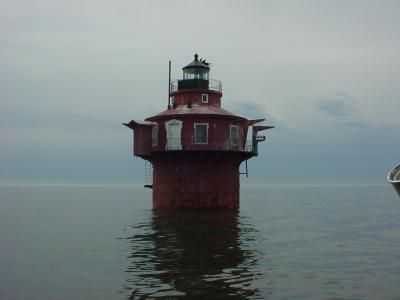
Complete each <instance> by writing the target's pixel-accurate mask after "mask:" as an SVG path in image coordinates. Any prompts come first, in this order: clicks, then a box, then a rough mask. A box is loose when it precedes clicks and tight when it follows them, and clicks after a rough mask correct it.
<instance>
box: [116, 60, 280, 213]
mask: <svg viewBox="0 0 400 300" xmlns="http://www.w3.org/2000/svg"><path fill="white" fill-rule="evenodd" d="M192 64H193V63H192ZM192 64H191V65H192ZM194 66H195V68H197V67H199V66H200V68H202V71H201V72H203V73H204V72H205V71H204V70H205V69H206V67H205V66H204V65H201V63H200V61H198V60H197V56H195V61H194ZM206 70H207V69H206ZM184 72H189V73H190V70H189V71H188V70H187V69H186V71H185V69H184ZM194 72H196V71H194ZM206 72H208V71H206ZM185 75H187V74H185ZM207 75H208V74H207ZM202 76H203V75H202ZM187 82H188V81H187V80H186V82H185V85H182V87H183V88H181V90H180V89H179V87H178V83H179V82H178V83H177V85H176V86H174V88H173V89H172V90H173V91H172V92H171V93H170V96H171V97H173V103H172V106H171V107H170V108H168V109H167V110H165V111H163V112H161V113H159V114H157V115H155V116H152V117H149V118H147V119H146V121H131V122H129V123H128V124H124V125H126V126H128V127H129V128H131V129H133V131H134V154H135V155H136V156H139V157H141V158H143V159H145V160H148V161H150V162H151V163H152V165H153V185H152V188H153V208H154V209H162V208H163V209H164V208H183V209H201V208H204V209H217V208H224V209H234V208H237V207H238V206H239V185H240V183H239V166H240V164H241V162H243V161H244V160H247V159H249V158H251V157H253V156H257V155H258V147H257V145H258V142H260V141H263V140H265V137H263V136H257V132H258V131H261V130H265V129H269V128H272V126H253V131H252V136H251V141H250V142H249V141H246V138H247V132H248V128H249V127H250V126H252V125H254V124H256V123H259V122H261V121H263V120H264V119H256V120H248V119H246V118H243V117H240V116H237V115H235V114H233V113H231V112H229V111H227V110H225V109H223V108H221V97H222V92H221V89H220V87H221V84H220V83H219V85H218V89H215V88H214V87H211V86H210V87H209V88H208V89H205V88H204V80H203V81H202V82H199V83H198V82H196V80H193V82H192V83H189V84H188V83H187ZM196 84H199V86H201V88H197V89H196V88H193V86H196ZM186 86H190V89H189V88H185V87H186ZM204 95H207V96H204ZM198 124H203V125H206V128H207V129H206V132H207V134H206V140H205V141H204V140H203V141H201V142H199V140H197V141H196V129H195V128H196V126H197V125H198ZM173 126H175V127H173ZM172 127H173V128H174V130H172ZM236 132H237V133H238V136H236ZM155 137H156V139H155ZM152 138H153V139H152Z"/></svg>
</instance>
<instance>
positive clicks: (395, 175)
mask: <svg viewBox="0 0 400 300" xmlns="http://www.w3.org/2000/svg"><path fill="white" fill-rule="evenodd" d="M387 179H388V181H389V182H390V183H391V184H392V185H393V187H394V189H395V190H396V192H397V194H398V195H399V196H400V164H398V165H397V166H395V167H394V168H393V169H392V170H390V172H389V174H388V177H387Z"/></svg>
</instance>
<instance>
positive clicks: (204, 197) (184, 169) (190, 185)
mask: <svg viewBox="0 0 400 300" xmlns="http://www.w3.org/2000/svg"><path fill="white" fill-rule="evenodd" d="M243 159H244V158H243V157H242V155H238V154H237V153H224V152H213V153H207V152H189V153H182V152H180V153H179V152H176V153H174V152H170V153H168V155H162V156H159V157H157V158H154V157H153V158H152V160H151V161H152V164H153V208H154V209H160V208H184V209H211V208H213V209H218V208H225V209H226V208H227V209H235V208H238V207H239V166H240V163H241V161H242V160H243Z"/></svg>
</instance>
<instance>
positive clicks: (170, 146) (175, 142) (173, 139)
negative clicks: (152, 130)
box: [165, 120, 182, 150]
mask: <svg viewBox="0 0 400 300" xmlns="http://www.w3.org/2000/svg"><path fill="white" fill-rule="evenodd" d="M165 125H166V128H167V143H166V150H181V149H182V143H181V131H182V121H179V120H169V121H168V122H166V123H165Z"/></svg>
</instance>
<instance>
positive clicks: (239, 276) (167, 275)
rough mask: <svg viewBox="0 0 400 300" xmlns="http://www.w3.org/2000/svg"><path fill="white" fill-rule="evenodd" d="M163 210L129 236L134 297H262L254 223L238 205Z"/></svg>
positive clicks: (128, 286)
mask: <svg viewBox="0 0 400 300" xmlns="http://www.w3.org/2000/svg"><path fill="white" fill-rule="evenodd" d="M194 214H195V213H191V212H171V211H170V212H168V211H166V212H162V213H161V212H158V213H154V214H153V215H152V219H151V221H150V220H149V222H148V223H147V224H146V223H142V224H141V225H138V226H135V227H134V228H133V230H134V231H135V232H136V234H134V235H133V236H131V237H130V238H129V241H130V244H131V255H130V257H129V258H130V260H131V262H130V265H129V267H128V268H127V274H128V278H127V282H126V284H125V285H124V288H125V289H126V290H128V293H129V297H128V298H129V299H153V298H157V299H160V298H161V299H176V298H177V299H250V298H251V299H257V298H258V296H259V295H258V294H259V291H258V290H257V289H254V288H252V287H251V283H252V282H253V281H254V280H255V279H256V278H257V277H258V275H260V274H257V273H256V272H255V271H254V265H255V264H256V263H257V259H256V252H255V251H251V250H249V249H246V247H244V245H243V244H242V241H243V239H246V238H249V237H250V236H251V235H252V233H254V229H253V228H252V227H251V226H250V225H246V224H245V222H243V220H240V219H239V216H238V213H237V212H234V211H216V212H211V211H210V212H202V213H201V214H196V215H195V216H194Z"/></svg>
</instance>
